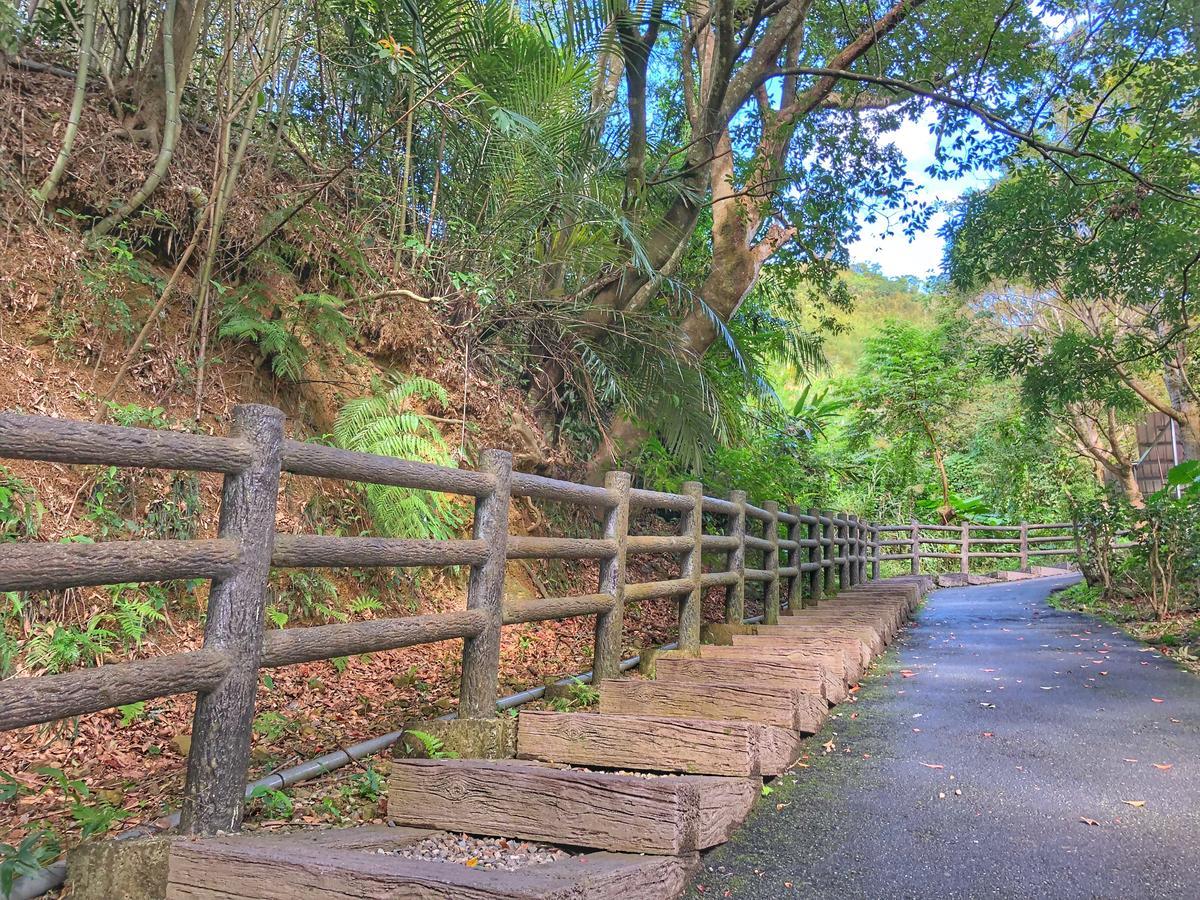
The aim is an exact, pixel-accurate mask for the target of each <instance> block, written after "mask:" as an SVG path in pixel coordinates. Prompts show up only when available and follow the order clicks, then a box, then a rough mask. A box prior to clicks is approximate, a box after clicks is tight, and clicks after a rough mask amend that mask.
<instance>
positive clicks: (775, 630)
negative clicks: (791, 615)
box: [754, 617, 885, 659]
mask: <svg viewBox="0 0 1200 900" xmlns="http://www.w3.org/2000/svg"><path fill="white" fill-rule="evenodd" d="M754 633H755V634H757V635H765V636H767V637H779V638H792V637H797V636H799V637H816V638H820V637H830V638H832V637H837V638H857V639H858V640H859V641H861V642H862V643H863V644H864V645H866V647H867V649H868V651H870V654H871V658H872V659H874V658H875V657H876V656H878V655H879V654H880V653H882V652H883V648H884V646H885V641H884V638H883V635H882V634H881V633H880V632H879V631H877V630H875V629H874V628H872V627H871V626H870V625H864V624H862V623H855V622H850V621H846V620H844V619H843V618H842V617H839V618H837V619H834V620H831V621H829V622H815V623H814V624H812V625H805V624H803V620H795V619H794V620H791V621H790V622H789V623H788V624H786V625H759V626H757V627H756V629H755V631H754Z"/></svg>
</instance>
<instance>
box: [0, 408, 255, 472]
mask: <svg viewBox="0 0 1200 900" xmlns="http://www.w3.org/2000/svg"><path fill="white" fill-rule="evenodd" d="M0 457H8V458H10V459H40V460H45V461H46V462H60V463H78V464H85V465H96V466H127V467H142V468H150V469H183V470H192V471H198V472H224V473H226V474H234V473H236V472H240V471H241V470H242V469H244V468H246V466H248V465H249V464H250V459H251V450H250V446H249V444H247V443H246V442H245V441H244V440H242V439H240V438H238V437H209V436H207V435H201V434H186V433H184V432H179V431H158V430H154V429H150V428H126V427H122V426H120V425H97V424H94V423H91V422H79V421H73V420H71V419H53V418H50V417H49V416H27V415H23V414H22V413H14V412H4V413H0Z"/></svg>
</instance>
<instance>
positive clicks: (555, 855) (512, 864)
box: [374, 834, 571, 872]
mask: <svg viewBox="0 0 1200 900" xmlns="http://www.w3.org/2000/svg"><path fill="white" fill-rule="evenodd" d="M374 852H375V853H377V854H379V855H381V856H402V857H405V858H406V859H423V860H428V861H430V862H448V863H457V864H459V865H463V866H470V867H473V868H480V869H499V870H502V871H506V872H512V871H514V870H516V869H520V868H522V867H523V866H534V865H542V864H544V863H551V862H559V861H560V860H564V859H568V858H570V856H571V854H569V853H567V852H566V851H565V850H560V849H559V848H558V847H553V846H551V845H549V844H538V843H535V842H533V841H518V840H509V839H508V838H490V837H471V836H470V835H466V834H442V835H435V836H433V837H428V838H425V839H423V840H420V841H417V842H416V843H415V844H409V845H407V846H405V847H399V848H397V849H394V850H384V849H382V848H380V849H378V850H375V851H374Z"/></svg>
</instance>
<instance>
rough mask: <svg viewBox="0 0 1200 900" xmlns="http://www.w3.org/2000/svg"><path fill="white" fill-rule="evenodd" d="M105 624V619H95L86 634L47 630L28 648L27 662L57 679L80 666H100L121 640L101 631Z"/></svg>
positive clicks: (60, 628) (63, 628) (58, 627)
mask: <svg viewBox="0 0 1200 900" xmlns="http://www.w3.org/2000/svg"><path fill="white" fill-rule="evenodd" d="M103 621H104V617H103V616H100V615H95V616H92V617H91V618H90V619H89V620H88V623H87V626H86V627H85V628H84V629H83V630H80V629H78V628H75V627H74V626H63V625H46V626H44V627H43V628H42V630H40V631H38V632H37V633H35V634H34V635H33V636H32V637H31V638H30V639H29V643H28V644H27V645H26V656H25V658H26V661H27V662H28V663H29V666H30V668H32V669H37V670H42V671H45V672H46V673H47V674H50V675H55V674H57V673H59V672H61V671H63V670H64V669H68V668H70V667H71V666H74V665H76V664H80V663H82V664H84V665H90V664H92V663H98V662H99V661H100V660H101V659H102V658H103V657H104V654H106V653H108V652H109V650H111V649H112V644H113V642H114V641H115V640H116V639H117V636H116V635H115V634H113V633H112V632H111V631H109V630H108V629H107V628H102V627H101V623H102V622H103Z"/></svg>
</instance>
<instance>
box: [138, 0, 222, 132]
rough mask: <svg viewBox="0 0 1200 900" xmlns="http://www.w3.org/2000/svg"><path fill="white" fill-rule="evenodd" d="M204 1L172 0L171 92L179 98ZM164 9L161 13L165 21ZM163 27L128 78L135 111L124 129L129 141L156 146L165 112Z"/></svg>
mask: <svg viewBox="0 0 1200 900" xmlns="http://www.w3.org/2000/svg"><path fill="white" fill-rule="evenodd" d="M207 2H208V0H176V2H175V15H174V21H173V22H172V28H171V34H172V37H173V38H174V45H175V46H174V50H175V92H176V94H177V95H178V96H182V94H183V90H184V87H185V85H186V84H187V79H188V76H189V75H190V74H191V71H192V59H193V58H194V57H195V55H196V47H197V45H198V44H199V43H200V37H201V35H202V33H203V31H204V25H205V9H206V6H207ZM167 9H169V6H168V7H167V8H166V9H164V11H163V18H164V19H165V18H166V15H167ZM163 36H164V32H163V25H162V23H160V24H159V28H158V36H157V37H156V38H155V40H154V47H153V49H152V50H151V51H150V56H149V57H148V58H147V60H146V63H145V65H143V66H142V68H141V69H140V70H138V71H137V72H136V73H135V74H134V75H133V77H132V79H131V81H130V84H129V93H130V96H131V99H132V100H133V103H134V106H135V107H136V111H135V112H134V113H133V115H132V116H131V117H130V118H129V119H128V120H126V122H125V130H126V131H127V132H128V134H129V136H130V138H131V139H133V140H144V141H147V142H148V143H150V144H151V145H153V146H155V147H157V146H159V143H160V142H161V134H162V133H161V131H160V127H161V126H162V123H163V122H164V121H165V118H166V117H165V113H166V100H165V98H166V77H165V76H166V69H165V67H164V66H163V51H164V47H163Z"/></svg>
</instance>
